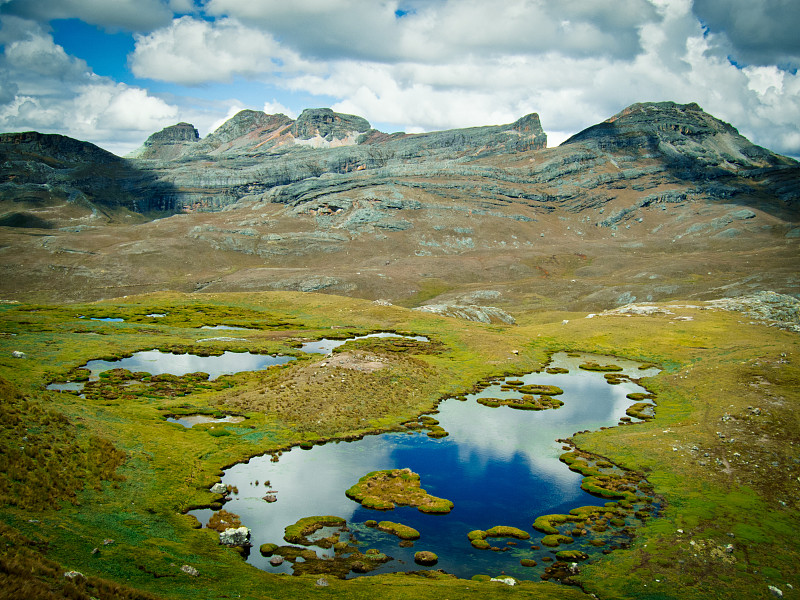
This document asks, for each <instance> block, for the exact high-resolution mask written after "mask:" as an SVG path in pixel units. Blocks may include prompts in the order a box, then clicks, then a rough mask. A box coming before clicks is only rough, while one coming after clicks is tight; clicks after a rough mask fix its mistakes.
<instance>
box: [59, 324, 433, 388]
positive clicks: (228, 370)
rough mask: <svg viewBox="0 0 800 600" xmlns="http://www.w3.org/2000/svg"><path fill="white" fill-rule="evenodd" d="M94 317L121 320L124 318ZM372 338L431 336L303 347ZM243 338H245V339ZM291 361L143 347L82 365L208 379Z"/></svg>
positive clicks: (324, 349)
mask: <svg viewBox="0 0 800 600" xmlns="http://www.w3.org/2000/svg"><path fill="white" fill-rule="evenodd" d="M148 316H151V315H148ZM81 318H84V317H81ZM93 320H105V321H108V320H111V321H122V319H93ZM203 329H219V330H245V331H247V330H246V329H244V328H242V327H231V326H228V325H216V326H213V327H212V326H204V327H203ZM372 337H379V338H385V337H394V338H405V339H412V340H418V341H425V342H427V341H429V340H428V338H426V337H423V336H406V335H400V334H397V333H371V334H368V335H362V336H357V337H351V338H347V339H341V340H334V339H329V338H322V339H321V340H316V341H313V342H306V343H304V344H303V345H302V347H301V348H300V350H301V351H303V352H307V353H311V354H329V353H330V352H332V351H333V349H334V348H338V347H339V346H342V345H344V344H346V343H347V342H349V341H352V340H360V339H365V338H372ZM239 339H240V338H208V339H206V340H198V342H203V341H212V340H220V341H231V340H239ZM241 341H246V340H244V339H242V340H241ZM292 360H294V357H292V356H282V355H269V354H254V353H251V352H229V351H226V352H224V353H223V354H221V355H217V356H198V355H196V354H189V353H186V354H172V353H170V352H161V351H160V350H144V351H141V352H136V353H134V354H133V356H129V357H126V358H121V359H118V360H90V361H89V362H88V363H86V364H85V365H84V366H83V368H85V369H89V370H90V371H91V376H90V379H91V380H97V379H98V377H99V375H100V373H102V372H103V371H108V370H110V369H128V370H129V371H132V372H137V371H143V372H145V373H150V374H151V375H162V374H165V373H169V374H171V375H186V374H187V373H198V372H202V373H208V374H209V379H210V380H213V379H216V378H217V377H219V376H220V375H232V374H234V373H241V372H243V371H259V370H262V369H266V368H269V367H271V366H273V365H282V364H285V363H287V362H289V361H292ZM46 389H48V390H51V391H62V392H80V391H82V390H83V383H81V382H53V383H50V384H49V385H48V386H47V388H46Z"/></svg>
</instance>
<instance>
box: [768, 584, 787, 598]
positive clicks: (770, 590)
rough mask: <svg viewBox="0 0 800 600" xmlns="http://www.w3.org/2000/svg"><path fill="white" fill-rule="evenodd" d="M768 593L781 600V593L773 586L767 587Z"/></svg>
mask: <svg viewBox="0 0 800 600" xmlns="http://www.w3.org/2000/svg"><path fill="white" fill-rule="evenodd" d="M768 589H769V593H770V594H772V595H773V596H775V597H776V598H783V592H782V591H781V590H780V588H776V587H775V586H774V585H771V586H769V588H768Z"/></svg>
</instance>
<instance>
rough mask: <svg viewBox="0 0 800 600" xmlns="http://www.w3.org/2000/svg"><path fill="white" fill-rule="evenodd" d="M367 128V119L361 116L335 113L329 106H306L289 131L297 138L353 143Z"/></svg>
mask: <svg viewBox="0 0 800 600" xmlns="http://www.w3.org/2000/svg"><path fill="white" fill-rule="evenodd" d="M369 130H370V124H369V121H367V120H366V119H365V118H363V117H359V116H356V115H347V114H342V113H337V112H334V111H333V110H331V109H330V108H307V109H306V110H304V111H303V112H302V113H301V114H300V116H299V117H298V118H297V120H296V121H295V122H294V124H293V125H292V130H291V133H292V135H293V136H294V137H295V138H296V139H297V140H313V139H317V140H320V141H321V140H324V141H325V142H328V143H329V144H330V143H334V142H336V141H341V142H345V143H347V142H349V143H351V144H354V143H356V139H357V138H358V136H359V135H360V134H362V133H366V132H367V131H369ZM341 145H345V144H341Z"/></svg>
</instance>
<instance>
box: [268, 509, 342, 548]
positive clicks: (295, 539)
mask: <svg viewBox="0 0 800 600" xmlns="http://www.w3.org/2000/svg"><path fill="white" fill-rule="evenodd" d="M345 526H346V521H345V520H344V519H343V518H341V517H335V516H333V515H326V516H316V517H303V518H302V519H299V520H298V521H297V522H296V523H294V524H293V525H289V526H287V527H286V529H285V530H284V535H283V539H285V540H286V541H287V542H289V543H290V544H300V545H302V546H311V545H312V544H313V545H315V546H320V547H322V548H330V547H331V546H333V545H334V544H335V543H336V542H338V541H339V534H338V532H337V533H335V534H334V535H332V536H330V537H328V538H323V539H322V540H314V541H312V540H310V539H309V537H308V536H310V535H311V534H312V533H314V532H315V531H318V530H320V529H322V528H323V527H336V528H338V529H339V530H340V531H342V530H344V528H345Z"/></svg>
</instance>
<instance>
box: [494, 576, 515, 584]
mask: <svg viewBox="0 0 800 600" xmlns="http://www.w3.org/2000/svg"><path fill="white" fill-rule="evenodd" d="M489 581H496V582H498V583H505V584H506V585H517V580H516V579H514V578H513V577H492V578H491V579H490V580H489Z"/></svg>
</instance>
